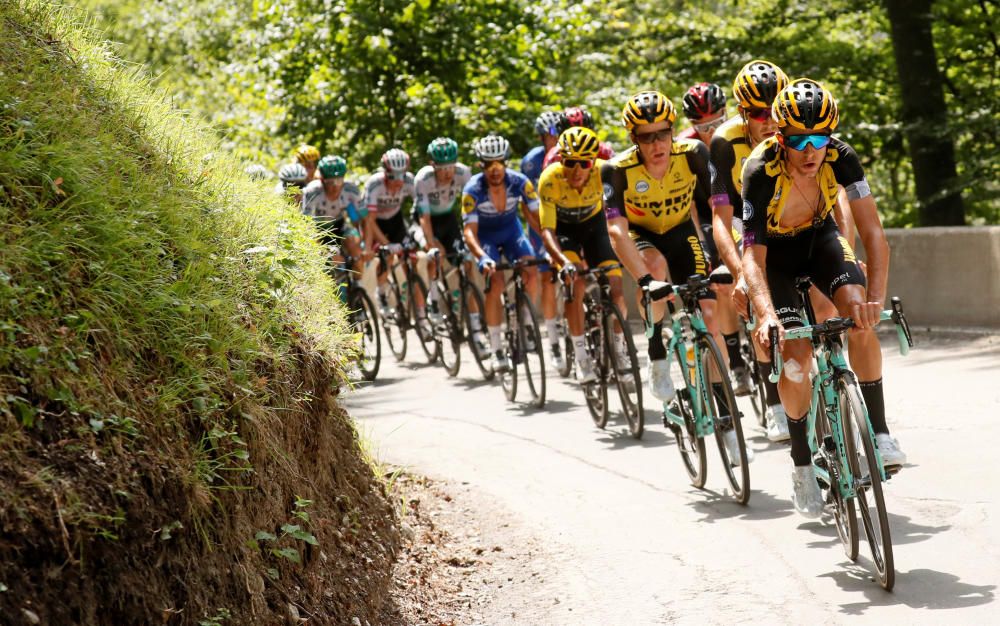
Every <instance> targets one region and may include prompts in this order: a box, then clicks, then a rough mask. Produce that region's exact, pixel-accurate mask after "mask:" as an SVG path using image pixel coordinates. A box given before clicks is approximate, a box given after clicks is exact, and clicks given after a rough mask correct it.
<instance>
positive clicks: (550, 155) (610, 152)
mask: <svg viewBox="0 0 1000 626" xmlns="http://www.w3.org/2000/svg"><path fill="white" fill-rule="evenodd" d="M613 156H615V149H614V148H612V147H611V144H610V143H608V142H606V141H602V142H601V145H600V147H599V148H598V149H597V158H598V159H603V160H605V161H607V160H608V159H610V158H611V157H613ZM559 161H562V155H561V154H559V146H552V148H551V149H550V150H549V151H548V152H547V153H546V154H545V160H544V161H542V171H543V172H544V171H545V170H546V169H548V167H549V166H550V165H552V164H553V163H558V162H559Z"/></svg>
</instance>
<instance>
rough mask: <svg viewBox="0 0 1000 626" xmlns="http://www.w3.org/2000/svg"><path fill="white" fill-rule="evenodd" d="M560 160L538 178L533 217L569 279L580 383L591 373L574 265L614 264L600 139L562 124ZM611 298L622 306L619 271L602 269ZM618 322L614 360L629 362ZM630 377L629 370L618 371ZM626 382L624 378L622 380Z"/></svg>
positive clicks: (581, 285) (582, 286) (568, 319)
mask: <svg viewBox="0 0 1000 626" xmlns="http://www.w3.org/2000/svg"><path fill="white" fill-rule="evenodd" d="M557 146H558V148H559V156H560V157H561V161H559V162H556V163H553V164H552V165H550V166H549V167H547V168H546V169H545V171H544V172H543V173H542V176H541V179H539V181H538V195H539V198H540V200H541V208H540V209H539V212H538V217H539V220H540V222H541V226H542V241H543V242H544V243H545V248H546V250H548V253H549V255H551V257H552V259H553V261H554V263H555V264H556V265H558V266H559V267H560V270H559V274H560V277H561V278H563V279H564V280H575V281H576V282H575V284H574V289H573V301H572V302H571V303H569V304H568V305H567V307H566V322H567V324H568V325H569V334H570V338H571V339H572V342H573V353H574V356H575V358H576V372H577V379H578V380H579V381H580V382H581V383H590V382H594V381H595V380H596V379H597V373H596V371H595V365H594V363H593V361H592V359H591V358H590V356H589V355H588V354H587V350H586V343H585V340H584V336H583V295H584V291H585V290H586V285H585V283H584V281H583V279H582V278H581V277H576V278H574V275H575V274H576V270H577V269H578V266H579V268H582V267H584V266H583V262H584V261H585V262H586V264H587V265H588V266H590V267H602V266H608V265H617V263H618V257H616V256H615V252H614V249H612V247H611V240H610V239H609V237H608V222H607V219H606V218H605V217H604V197H603V188H602V185H601V175H600V171H599V168H600V166H601V165H602V164H603V161H600V160H598V159H597V155H598V153H599V151H600V147H601V142H600V140H599V139H598V138H597V133H595V132H594V131H592V130H590V129H589V128H586V127H584V126H574V127H571V128H568V129H566V130H565V131H563V133H562V134H561V135H560V136H559V142H558V144H557ZM608 282H609V283H610V287H611V298H612V300H614V302H615V304H616V305H617V306H618V308H619V310H620V311H625V299H624V297H623V296H622V272H621V270H620V269H614V270H611V271H609V272H608ZM622 330H623V329H621V328H616V329H615V335H614V339H615V341H614V346H615V352H616V355H617V356H616V359H615V360H616V362H617V363H629V362H630V358H629V356H628V348H627V347H626V344H625V338H624V337H623V336H622ZM623 375H624V376H626V377H627V378H629V379H630V378H631V373H625V374H623ZM625 383H626V384H631V382H630V380H625Z"/></svg>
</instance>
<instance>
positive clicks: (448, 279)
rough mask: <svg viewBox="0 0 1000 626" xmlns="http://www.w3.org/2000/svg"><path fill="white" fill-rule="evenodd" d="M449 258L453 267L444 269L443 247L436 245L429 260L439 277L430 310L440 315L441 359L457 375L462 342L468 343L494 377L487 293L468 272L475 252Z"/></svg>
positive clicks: (481, 366) (478, 361) (482, 368)
mask: <svg viewBox="0 0 1000 626" xmlns="http://www.w3.org/2000/svg"><path fill="white" fill-rule="evenodd" d="M448 260H449V261H450V263H451V267H450V268H449V269H448V270H447V271H443V267H442V261H443V259H442V255H441V253H440V251H439V250H437V249H436V248H435V249H433V250H431V251H430V252H429V253H428V263H430V264H433V265H434V268H435V270H436V271H435V276H436V278H435V279H434V280H432V281H431V290H432V291H433V292H434V293H436V297H435V300H434V302H433V303H432V304H431V305H429V307H430V308H429V310H430V311H431V316H432V317H436V316H440V320H439V321H437V322H436V323H435V324H434V336H435V337H436V338H437V341H438V343H439V344H440V346H441V348H440V354H441V363H442V365H444V367H445V370H446V371H447V372H448V375H449V376H457V375H458V372H459V369H460V367H461V359H462V356H461V346H462V343H468V345H469V350H470V351H471V352H472V357H473V360H474V361H475V362H476V365H477V366H478V367H479V371H480V372H481V373H482V375H483V378H485V379H486V380H492V379H493V377H494V376H495V374H494V372H493V368H492V367H490V361H489V348H488V346H487V345H486V344H485V341H484V338H483V327H482V324H483V322H482V314H483V311H484V310H485V304H484V303H483V294H482V292H481V291H480V290H479V287H477V286H476V284H475V283H474V282H472V280H471V278H470V277H469V273H468V267H469V264H470V261H471V256H470V255H469V254H468V252H467V251H465V250H463V251H461V253H459V254H456V255H452V256H449V259H448ZM449 284H454V285H456V288H454V289H452V288H450V287H449V286H448V285H449ZM435 309H436V310H435ZM474 315H475V316H476V317H473V316H474ZM477 321H478V323H477Z"/></svg>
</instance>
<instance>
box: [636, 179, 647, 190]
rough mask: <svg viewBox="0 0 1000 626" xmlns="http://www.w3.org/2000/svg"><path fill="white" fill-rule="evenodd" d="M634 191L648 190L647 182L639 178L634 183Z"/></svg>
mask: <svg viewBox="0 0 1000 626" xmlns="http://www.w3.org/2000/svg"><path fill="white" fill-rule="evenodd" d="M635 191H636V193H646V192H647V191H649V183H647V182H646V181H644V180H640V181H639V182H637V183H636V184H635Z"/></svg>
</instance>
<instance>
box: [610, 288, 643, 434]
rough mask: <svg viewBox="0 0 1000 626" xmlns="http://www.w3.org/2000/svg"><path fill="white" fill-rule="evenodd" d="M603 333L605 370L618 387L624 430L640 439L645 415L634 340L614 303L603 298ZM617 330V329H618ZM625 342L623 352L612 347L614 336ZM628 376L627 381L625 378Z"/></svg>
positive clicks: (615, 340) (615, 338)
mask: <svg viewBox="0 0 1000 626" xmlns="http://www.w3.org/2000/svg"><path fill="white" fill-rule="evenodd" d="M604 306H605V315H604V322H605V324H604V336H605V339H606V340H607V347H606V349H607V353H608V355H609V359H608V361H609V363H610V367H609V368H608V369H609V372H610V374H611V376H612V377H613V378H614V381H615V387H617V388H618V399H619V400H621V403H622V413H624V414H625V420H626V421H627V422H628V430H629V432H630V433H631V434H632V436H633V437H635V438H636V439H641V438H642V433H643V429H644V428H645V423H646V416H645V414H644V413H643V409H642V383H641V379H640V378H639V357H638V355H636V353H635V341H634V340H633V339H632V333H631V332H629V327H628V322H626V321H625V316H623V315H622V312H621V311H619V310H618V307H617V306H615V303H614V302H611V301H610V300H609V301H605V303H604ZM618 331H620V332H618ZM619 336H620V337H621V338H622V340H623V341H624V343H625V354H623V355H622V354H619V351H618V350H617V349H616V347H615V343H616V342H617V341H618V339H617V338H618V337H619ZM629 379H631V380H629Z"/></svg>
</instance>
